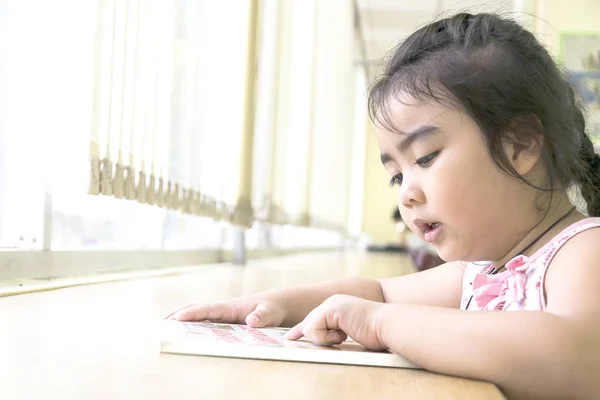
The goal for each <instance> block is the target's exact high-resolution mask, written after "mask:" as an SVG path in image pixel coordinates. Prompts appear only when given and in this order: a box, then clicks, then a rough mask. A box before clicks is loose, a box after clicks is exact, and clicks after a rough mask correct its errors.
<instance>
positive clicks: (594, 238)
mask: <svg viewBox="0 0 600 400" xmlns="http://www.w3.org/2000/svg"><path fill="white" fill-rule="evenodd" d="M594 228H600V218H585V219H583V220H580V221H578V222H576V223H574V224H572V225H570V226H568V227H567V228H565V229H563V230H562V231H561V232H560V233H559V234H558V235H556V236H554V237H553V238H552V239H551V240H550V241H549V242H548V243H546V244H545V245H544V246H543V247H542V248H540V249H539V250H538V251H536V252H535V253H534V254H533V255H531V256H530V257H526V256H517V257H515V258H513V259H512V260H510V261H509V262H507V263H506V271H504V272H502V273H499V274H497V275H488V274H489V273H490V272H491V270H492V265H491V264H489V263H470V264H469V265H468V266H467V268H466V269H465V274H464V280H463V299H462V300H463V303H465V304H461V308H463V309H464V308H465V307H466V302H468V301H469V300H470V299H471V296H472V295H475V301H474V303H476V304H473V306H474V307H469V309H473V308H475V309H487V310H489V309H503V310H519V309H521V310H523V309H528V310H543V309H544V308H545V306H546V302H547V301H546V272H547V270H548V267H549V266H550V265H551V264H552V268H551V269H552V270H559V271H560V272H559V273H558V274H557V273H553V274H554V275H555V278H556V276H557V275H560V276H561V278H560V279H562V280H565V279H568V278H569V277H565V276H564V275H565V274H566V275H569V274H570V275H573V274H576V275H583V274H585V273H586V272H585V271H584V269H586V268H596V269H598V270H600V268H597V266H593V261H592V262H591V261H590V260H594V259H595V260H597V261H598V263H600V229H594ZM563 248H564V250H563ZM555 259H556V260H555ZM574 264H585V266H584V267H583V268H575V269H574V268H571V267H573V266H575V265H574ZM599 266H600V265H599ZM492 289H493V290H492ZM492 292H493V293H492ZM496 292H498V293H496Z"/></svg>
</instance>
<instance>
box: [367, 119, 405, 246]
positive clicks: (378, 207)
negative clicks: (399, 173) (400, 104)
mask: <svg viewBox="0 0 600 400" xmlns="http://www.w3.org/2000/svg"><path fill="white" fill-rule="evenodd" d="M365 147H366V155H365V182H364V199H363V226H362V228H363V232H365V233H366V234H368V235H369V236H370V238H371V239H372V240H373V241H375V242H390V241H395V240H396V238H397V234H396V224H395V223H394V221H393V220H392V212H393V211H394V207H398V205H397V203H396V193H395V192H396V189H395V188H392V187H391V186H390V185H389V181H390V176H389V174H388V173H387V171H386V170H385V168H383V165H382V164H381V160H380V156H379V154H380V151H379V146H378V145H377V140H376V139H375V134H374V132H373V131H372V130H371V129H369V130H368V131H367V140H366V146H365Z"/></svg>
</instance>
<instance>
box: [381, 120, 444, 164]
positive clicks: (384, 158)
mask: <svg viewBox="0 0 600 400" xmlns="http://www.w3.org/2000/svg"><path fill="white" fill-rule="evenodd" d="M440 132H441V129H440V128H439V127H438V126H435V125H422V126H420V127H418V128H417V129H415V130H413V131H411V132H407V133H406V137H405V138H404V139H402V141H401V142H400V143H398V146H397V148H398V151H400V152H401V153H406V151H407V150H408V149H410V147H411V146H412V145H413V144H414V143H416V142H426V141H427V140H429V139H431V138H432V137H434V136H436V135H437V134H439V133H440ZM392 160H393V158H392V156H390V155H389V154H388V153H381V163H382V164H384V165H385V163H387V162H389V161H392Z"/></svg>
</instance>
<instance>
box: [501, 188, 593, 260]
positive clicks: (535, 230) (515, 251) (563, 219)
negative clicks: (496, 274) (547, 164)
mask: <svg viewBox="0 0 600 400" xmlns="http://www.w3.org/2000/svg"><path fill="white" fill-rule="evenodd" d="M584 218H585V217H584V216H583V215H582V214H581V213H579V212H578V211H577V210H573V205H572V204H571V202H570V200H569V198H568V196H567V194H562V195H560V196H558V198H555V199H554V201H553V202H552V204H551V205H550V211H549V212H548V214H547V215H546V216H545V217H543V219H542V220H541V221H539V220H538V221H537V222H536V223H535V224H534V225H533V226H532V227H531V228H529V229H528V231H527V233H526V234H525V235H524V236H523V237H522V239H520V240H519V241H518V242H517V243H516V244H515V245H514V246H513V247H512V248H511V249H510V251H508V252H507V253H506V254H505V255H504V257H502V258H501V259H500V260H496V261H492V265H493V266H494V268H497V269H501V268H502V267H503V266H504V265H505V264H506V263H507V262H508V261H510V260H511V259H513V258H514V257H516V256H518V255H525V256H531V255H532V254H534V253H535V252H536V251H538V250H539V249H541V248H542V247H543V246H544V245H545V244H546V243H548V242H549V241H550V240H552V238H553V237H554V236H556V235H557V234H559V233H560V232H561V231H562V230H563V229H565V228H567V227H568V226H569V225H572V224H574V223H576V222H578V221H580V220H582V219H584ZM553 224H554V226H552V225H553ZM550 227H551V228H550ZM548 228H550V229H549V230H548ZM545 230H548V231H547V232H545V233H544V231H545ZM540 235H542V236H541V237H540ZM538 237H539V238H538ZM536 239H537V240H536ZM524 248H527V249H526V250H525V251H523V252H522V253H520V252H521V251H522V250H523V249H524Z"/></svg>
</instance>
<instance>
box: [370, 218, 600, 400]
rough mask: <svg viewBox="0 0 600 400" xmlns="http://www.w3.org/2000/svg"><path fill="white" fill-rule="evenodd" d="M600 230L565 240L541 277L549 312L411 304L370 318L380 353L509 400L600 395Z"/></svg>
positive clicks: (382, 310)
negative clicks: (488, 387)
mask: <svg viewBox="0 0 600 400" xmlns="http://www.w3.org/2000/svg"><path fill="white" fill-rule="evenodd" d="M598 243H600V229H594V230H590V231H587V232H584V233H581V234H579V235H578V236H576V237H574V238H573V239H571V240H569V242H567V243H566V244H565V246H564V247H563V248H562V249H561V250H560V251H559V252H558V253H557V255H556V257H555V258H554V260H553V261H552V263H551V265H550V267H549V269H548V272H547V277H546V282H545V288H546V294H547V298H548V303H547V307H546V312H542V311H511V312H483V311H482V312H464V311H460V310H451V309H443V308H439V307H428V306H423V305H416V304H397V305H386V307H381V308H380V309H381V310H380V312H377V313H374V315H375V316H376V317H375V318H377V321H376V322H375V324H376V325H377V326H379V336H380V340H381V342H382V344H383V346H384V347H388V348H390V349H391V350H392V351H394V352H397V353H399V354H401V355H403V356H405V357H406V358H408V359H410V360H412V361H414V362H415V363H417V364H419V365H421V366H423V367H424V368H427V369H429V370H432V371H436V372H441V373H445V374H450V375H458V376H465V377H470V378H475V379H481V380H487V381H491V382H494V383H496V384H498V385H499V386H500V387H501V388H502V389H504V390H505V391H506V393H507V395H509V398H513V397H514V398H520V397H526V398H529V396H534V395H537V396H539V397H540V398H544V399H546V398H557V399H568V398H584V399H590V398H597V397H599V396H600V249H598V246H597V244H598Z"/></svg>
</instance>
